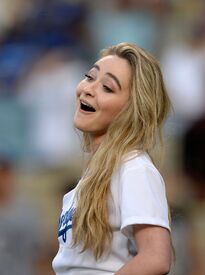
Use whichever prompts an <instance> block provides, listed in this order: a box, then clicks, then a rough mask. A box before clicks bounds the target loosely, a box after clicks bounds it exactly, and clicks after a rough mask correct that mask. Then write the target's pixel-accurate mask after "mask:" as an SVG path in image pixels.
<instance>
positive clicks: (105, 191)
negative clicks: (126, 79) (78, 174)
mask: <svg viewBox="0 0 205 275" xmlns="http://www.w3.org/2000/svg"><path fill="white" fill-rule="evenodd" d="M107 55H116V56H118V57H121V58H124V59H126V60H127V61H128V63H129V64H130V68H131V75H132V76H131V82H130V96H129V100H128V104H127V105H126V106H125V107H124V108H123V110H122V111H121V112H120V113H119V114H118V115H117V116H116V118H115V119H114V121H113V122H112V123H111V124H110V126H109V128H108V130H107V133H106V136H105V138H104V140H103V141H102V143H101V144H100V145H99V147H98V149H97V150H96V152H95V153H94V154H93V155H92V157H91V159H90V161H89V163H88V165H87V169H86V171H87V172H86V173H85V175H84V177H83V178H82V180H81V182H80V184H79V186H78V188H77V196H76V199H77V208H76V212H75V214H74V217H73V230H72V232H73V244H74V245H81V247H82V251H84V250H86V249H90V250H91V251H92V252H93V254H94V256H95V257H96V259H98V258H100V257H101V256H102V254H103V252H104V251H105V250H107V248H109V244H110V242H111V240H112V228H111V226H110V223H109V213H108V196H110V182H111V176H112V174H113V171H114V170H115V169H116V168H117V167H118V166H119V164H120V162H121V160H122V158H123V156H124V155H125V154H127V153H129V152H131V151H133V150H140V151H143V152H145V151H147V152H150V150H152V149H153V148H154V147H155V144H156V139H157V137H158V136H159V135H158V134H159V133H160V130H161V127H162V124H163V121H164V119H165V117H166V115H167V113H168V111H169V107H170V102H169V98H168V96H167V92H166V89H165V86H164V82H163V78H162V74H161V70H160V67H159V64H158V62H157V61H156V60H155V58H154V57H153V56H151V55H150V54H148V53H147V52H146V51H144V50H143V49H141V48H139V47H137V46H136V45H132V44H128V43H120V44H118V45H115V46H112V47H110V48H108V49H105V50H103V51H102V52H101V57H104V56H107ZM84 144H85V147H86V148H87V149H89V148H90V146H91V145H90V143H89V136H88V134H86V133H85V134H84Z"/></svg>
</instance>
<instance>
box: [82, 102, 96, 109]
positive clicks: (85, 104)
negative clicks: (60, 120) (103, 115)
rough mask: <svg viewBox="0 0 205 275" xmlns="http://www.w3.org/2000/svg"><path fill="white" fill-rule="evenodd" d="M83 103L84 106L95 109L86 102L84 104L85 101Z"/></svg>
mask: <svg viewBox="0 0 205 275" xmlns="http://www.w3.org/2000/svg"><path fill="white" fill-rule="evenodd" d="M81 103H82V104H84V105H86V106H88V107H91V108H93V107H92V106H91V105H90V104H88V103H86V102H84V101H81Z"/></svg>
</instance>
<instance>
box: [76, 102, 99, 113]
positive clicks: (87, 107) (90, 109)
mask: <svg viewBox="0 0 205 275" xmlns="http://www.w3.org/2000/svg"><path fill="white" fill-rule="evenodd" d="M80 109H81V110H83V111H85V112H95V111H96V110H95V109H94V108H93V107H92V106H91V105H89V104H88V103H85V102H82V101H81V102H80Z"/></svg>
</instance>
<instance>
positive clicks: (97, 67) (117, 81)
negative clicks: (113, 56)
mask: <svg viewBox="0 0 205 275" xmlns="http://www.w3.org/2000/svg"><path fill="white" fill-rule="evenodd" d="M93 68H96V69H97V70H98V71H100V66H98V65H97V64H94V65H93ZM106 75H108V76H109V77H111V78H112V79H113V80H114V81H115V82H116V83H117V86H118V87H119V89H120V90H122V87H121V84H120V81H119V79H118V78H117V77H116V76H115V75H114V74H112V73H109V72H107V73H106Z"/></svg>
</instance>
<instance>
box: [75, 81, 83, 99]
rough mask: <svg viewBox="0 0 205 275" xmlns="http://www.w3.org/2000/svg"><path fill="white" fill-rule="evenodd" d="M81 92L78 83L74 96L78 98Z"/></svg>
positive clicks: (80, 85)
mask: <svg viewBox="0 0 205 275" xmlns="http://www.w3.org/2000/svg"><path fill="white" fill-rule="evenodd" d="M81 91H82V84H81V82H80V83H79V84H78V85H77V87H76V96H77V97H79V96H80V95H81Z"/></svg>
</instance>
